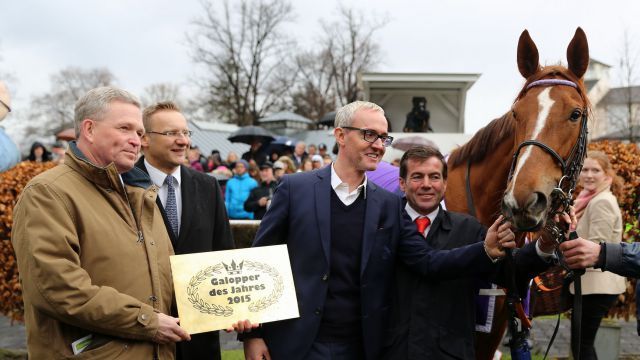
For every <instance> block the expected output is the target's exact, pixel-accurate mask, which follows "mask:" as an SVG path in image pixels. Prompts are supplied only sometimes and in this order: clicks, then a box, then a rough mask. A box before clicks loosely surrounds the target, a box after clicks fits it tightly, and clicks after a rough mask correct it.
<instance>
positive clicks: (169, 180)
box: [164, 175, 178, 237]
mask: <svg viewBox="0 0 640 360" xmlns="http://www.w3.org/2000/svg"><path fill="white" fill-rule="evenodd" d="M174 179H175V178H174V177H173V176H172V175H167V177H166V178H165V179H164V183H165V184H166V185H167V201H166V203H165V205H164V212H165V213H166V214H167V219H169V225H171V230H173V234H174V235H175V236H176V237H178V204H177V203H176V188H175V187H174V186H173V184H174Z"/></svg>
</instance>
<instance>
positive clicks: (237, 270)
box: [171, 245, 299, 334]
mask: <svg viewBox="0 0 640 360" xmlns="http://www.w3.org/2000/svg"><path fill="white" fill-rule="evenodd" d="M171 269H172V272H173V283H174V287H175V292H176V300H177V304H178V314H179V316H180V325H181V326H182V327H183V328H184V329H185V330H187V332H189V333H190V334H196V333H201V332H205V331H213V330H219V329H228V328H229V327H231V326H232V325H233V324H236V323H237V322H238V321H241V320H245V319H247V320H249V321H250V322H251V323H254V324H257V323H265V322H270V321H276V320H284V319H290V318H295V317H298V316H299V314H298V302H297V299H296V293H295V288H294V284H293V277H292V275H291V265H290V264H289V254H288V251H287V247H286V245H275V246H265V247H258V248H249V249H237V250H226V251H213V252H206V253H195V254H187V255H175V256H172V257H171Z"/></svg>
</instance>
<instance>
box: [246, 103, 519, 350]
mask: <svg viewBox="0 0 640 360" xmlns="http://www.w3.org/2000/svg"><path fill="white" fill-rule="evenodd" d="M334 135H335V138H336V141H337V143H338V144H339V147H340V151H339V153H338V156H337V159H336V161H335V162H334V163H333V164H332V165H331V166H327V167H325V168H322V169H319V170H315V171H312V172H307V173H298V174H294V175H288V176H285V177H284V178H283V180H282V181H281V183H280V184H279V186H278V188H277V190H276V192H275V194H274V197H273V200H272V202H271V207H270V208H269V210H267V213H266V214H265V217H264V218H263V219H262V223H261V225H260V228H259V230H258V233H257V235H256V239H255V241H254V246H264V245H274V244H283V243H284V244H287V247H288V250H289V256H290V260H291V269H292V272H293V278H294V283H295V286H296V295H297V299H298V307H299V311H300V317H299V318H297V319H291V320H284V321H278V322H272V323H266V324H263V326H262V328H261V329H259V330H258V331H254V332H252V333H249V334H247V335H246V336H247V337H252V338H245V340H244V341H245V344H244V348H245V356H246V358H247V359H262V358H263V357H266V358H267V359H270V358H273V359H345V360H346V359H349V360H357V359H379V358H380V356H381V349H382V343H383V335H384V330H385V328H386V326H387V322H388V316H389V307H390V304H391V285H392V280H393V268H394V265H395V263H396V259H397V260H398V261H400V262H402V263H405V264H407V265H408V266H410V267H411V268H412V269H413V270H414V271H416V272H419V273H421V274H423V275H425V276H431V277H445V278H455V277H458V276H465V275H469V274H472V273H476V272H489V271H491V270H492V269H493V267H494V265H493V260H497V259H498V258H500V257H501V256H503V255H504V251H503V247H510V248H512V247H514V246H515V243H514V241H513V239H514V235H513V233H512V232H511V231H510V230H509V226H510V224H508V223H505V224H502V225H499V224H498V222H496V224H494V225H493V226H492V227H491V228H490V229H489V231H488V235H487V237H486V241H485V242H484V243H482V242H480V243H477V244H473V245H470V246H468V247H464V248H460V249H456V250H453V251H433V250H432V249H430V248H429V247H428V246H427V245H426V244H425V242H424V239H423V238H422V237H421V236H420V235H419V234H418V233H417V231H416V230H415V226H414V225H413V224H412V223H411V220H410V219H409V217H408V216H407V215H406V213H405V212H404V209H403V207H404V205H403V203H402V200H401V198H400V197H398V196H397V195H394V194H392V193H390V192H388V191H386V190H384V189H382V188H380V187H378V186H376V185H375V184H373V183H371V182H368V181H367V178H366V176H365V172H366V171H367V170H374V169H375V168H376V166H377V165H378V162H379V161H380V160H381V158H382V156H383V155H384V152H385V147H386V146H389V145H391V142H392V140H393V139H392V138H391V137H390V136H388V134H387V121H386V119H385V117H384V111H383V110H382V109H381V108H380V107H379V106H377V105H375V104H372V103H368V102H361V101H358V102H354V103H351V104H348V105H346V106H344V107H342V108H341V109H340V110H339V111H338V112H337V114H336V127H335V130H334Z"/></svg>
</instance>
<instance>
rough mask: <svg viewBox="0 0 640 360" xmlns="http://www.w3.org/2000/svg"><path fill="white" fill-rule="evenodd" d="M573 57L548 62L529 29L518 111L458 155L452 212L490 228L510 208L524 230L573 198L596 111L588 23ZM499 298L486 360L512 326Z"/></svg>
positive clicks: (482, 349)
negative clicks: (588, 86)
mask: <svg viewBox="0 0 640 360" xmlns="http://www.w3.org/2000/svg"><path fill="white" fill-rule="evenodd" d="M567 62H568V68H565V67H563V66H559V65H557V66H544V67H542V66H540V65H539V60H538V50H537V48H536V45H535V44H534V42H533V40H531V37H530V36H529V33H528V32H527V31H526V30H525V31H524V32H523V33H522V35H521V36H520V40H519V43H518V69H519V70H520V73H521V74H522V76H523V77H524V78H525V79H526V82H525V85H524V87H523V88H522V90H520V92H519V94H518V96H517V98H516V100H515V101H514V103H513V106H512V107H511V110H509V111H508V112H507V113H506V114H505V115H503V116H502V117H500V118H498V119H495V120H493V121H492V122H491V123H489V124H488V125H487V126H486V127H484V128H483V129H481V130H479V131H478V132H477V133H476V134H475V135H474V136H473V138H471V140H469V142H468V143H467V144H465V145H464V146H462V147H460V148H458V149H456V150H455V151H453V152H452V153H451V156H450V157H449V160H448V166H449V176H448V180H447V182H448V186H447V190H446V194H445V202H446V206H447V209H448V210H451V211H456V212H464V213H470V214H475V216H476V217H477V218H478V220H479V221H480V222H481V223H483V224H484V225H486V226H489V225H491V224H492V223H493V221H494V220H495V219H496V218H497V216H498V215H499V214H501V213H502V214H504V215H505V216H506V217H507V218H508V219H510V221H511V222H512V224H513V225H514V226H515V228H516V229H517V230H518V231H536V230H539V229H541V228H542V227H543V226H545V223H546V222H547V218H548V216H549V213H550V211H551V210H550V208H551V203H552V201H555V200H553V199H554V195H556V194H555V192H558V191H559V189H562V190H563V191H564V195H565V198H570V195H571V194H570V192H571V191H572V189H573V187H575V181H576V179H577V175H578V173H579V172H580V168H581V167H582V161H583V158H584V151H585V147H586V132H587V129H586V126H587V125H586V121H587V113H588V111H589V109H590V106H589V101H588V99H587V95H586V94H587V92H586V90H585V87H584V83H583V76H584V74H585V72H586V71H587V66H588V64H589V49H588V45H587V38H586V35H585V33H584V31H582V29H580V28H578V29H577V30H576V32H575V35H574V37H573V39H572V40H571V43H570V44H569V46H568V48H567ZM467 179H468V180H467ZM554 189H555V190H554ZM561 192H562V191H561ZM552 193H554V194H552ZM567 193H568V194H567ZM471 208H473V209H471ZM495 303H496V305H495V309H494V318H493V325H492V328H491V334H486V333H480V332H478V333H477V337H476V357H477V358H478V359H491V358H493V353H494V352H495V350H496V349H497V348H498V345H499V343H500V341H501V339H502V336H503V334H504V331H505V328H506V325H507V318H508V311H507V310H506V307H505V306H504V296H497V297H496V301H495Z"/></svg>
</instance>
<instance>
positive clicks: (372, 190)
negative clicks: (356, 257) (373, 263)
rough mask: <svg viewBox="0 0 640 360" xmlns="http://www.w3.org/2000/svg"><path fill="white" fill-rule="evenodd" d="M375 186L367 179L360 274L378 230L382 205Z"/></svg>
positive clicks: (365, 265)
mask: <svg viewBox="0 0 640 360" xmlns="http://www.w3.org/2000/svg"><path fill="white" fill-rule="evenodd" d="M376 190H377V186H376V185H375V184H374V183H372V182H371V181H367V188H366V189H365V191H366V192H367V193H366V195H367V200H366V203H367V209H366V213H365V219H364V232H363V234H362V258H361V259H360V276H362V274H364V270H365V269H366V268H367V262H368V261H369V257H370V256H371V250H372V249H373V245H374V242H375V239H376V232H377V231H378V226H379V225H380V226H381V224H378V221H379V220H380V210H381V209H382V205H381V204H380V198H379V197H378V196H377V195H378V194H377V192H376Z"/></svg>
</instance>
